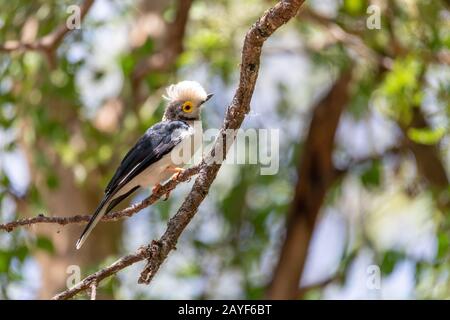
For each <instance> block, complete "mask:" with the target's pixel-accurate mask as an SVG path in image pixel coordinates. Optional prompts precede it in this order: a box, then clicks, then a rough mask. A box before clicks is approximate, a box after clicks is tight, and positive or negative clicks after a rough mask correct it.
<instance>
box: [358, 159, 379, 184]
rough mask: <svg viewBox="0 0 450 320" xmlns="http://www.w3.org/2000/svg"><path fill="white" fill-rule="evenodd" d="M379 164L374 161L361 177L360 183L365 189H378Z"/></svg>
mask: <svg viewBox="0 0 450 320" xmlns="http://www.w3.org/2000/svg"><path fill="white" fill-rule="evenodd" d="M380 172H381V169H380V162H379V161H374V162H373V163H372V165H371V166H370V167H369V168H367V170H365V171H364V172H363V174H362V175H361V182H362V183H363V185H364V186H365V187H367V188H370V187H378V186H379V185H380V180H381V178H380V176H381V173H380Z"/></svg>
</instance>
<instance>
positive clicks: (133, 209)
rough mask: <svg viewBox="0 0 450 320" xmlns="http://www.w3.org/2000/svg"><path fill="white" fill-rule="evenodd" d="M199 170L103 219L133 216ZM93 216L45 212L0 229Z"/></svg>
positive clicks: (80, 220) (86, 219)
mask: <svg viewBox="0 0 450 320" xmlns="http://www.w3.org/2000/svg"><path fill="white" fill-rule="evenodd" d="M199 171H200V166H195V167H192V168H188V169H186V170H184V171H183V172H181V173H180V174H179V175H178V176H177V177H176V179H172V180H169V181H168V182H167V183H165V184H164V185H163V186H161V188H159V189H158V190H157V192H155V193H153V194H151V195H150V196H149V197H147V198H145V199H144V200H142V201H141V202H138V203H136V204H133V205H131V206H129V207H128V208H126V209H123V210H120V211H116V212H112V213H110V214H107V215H105V216H103V218H102V221H117V220H119V219H122V218H125V217H131V216H132V215H134V214H135V213H137V212H139V211H140V210H142V209H144V208H146V207H148V206H150V205H152V204H153V203H155V202H156V201H157V200H158V199H160V198H161V197H162V196H163V195H165V194H167V193H168V192H170V191H172V190H173V189H175V187H176V186H177V185H178V184H179V183H181V182H184V181H187V180H189V179H190V178H191V177H192V176H193V175H195V174H197V173H198V172H199ZM91 217H92V216H91V215H76V216H72V217H46V216H44V215H43V214H40V215H38V216H37V217H33V218H27V219H21V220H17V221H12V222H8V223H4V224H0V230H5V231H8V232H11V231H13V230H14V229H15V228H18V227H22V226H30V225H33V224H39V223H54V224H60V225H62V226H64V225H66V224H69V223H87V222H89V220H90V219H91Z"/></svg>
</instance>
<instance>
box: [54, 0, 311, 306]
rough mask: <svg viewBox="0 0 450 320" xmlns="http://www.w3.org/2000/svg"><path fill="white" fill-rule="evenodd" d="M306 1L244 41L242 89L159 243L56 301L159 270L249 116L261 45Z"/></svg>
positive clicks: (272, 15) (270, 14) (287, 3)
mask: <svg viewBox="0 0 450 320" xmlns="http://www.w3.org/2000/svg"><path fill="white" fill-rule="evenodd" d="M303 2H304V0H284V1H280V2H278V3H277V4H276V5H275V6H274V7H273V8H271V9H269V10H268V11H266V12H265V13H264V14H263V16H262V17H261V18H260V19H259V20H258V21H257V22H256V23H255V24H253V26H252V27H251V28H250V30H249V31H248V32H247V35H246V37H245V40H244V46H243V49H242V63H241V67H240V79H239V86H238V88H237V90H236V93H235V95H234V98H233V100H232V102H231V105H230V106H229V108H228V110H227V114H226V116H225V120H224V123H223V126H222V129H221V131H220V133H219V135H218V137H217V139H216V141H215V143H214V146H213V148H212V150H211V152H210V154H209V156H208V157H207V158H206V160H205V161H204V162H203V163H204V165H202V166H201V168H200V172H199V174H198V177H197V179H196V180H195V183H194V186H193V187H192V189H191V191H190V193H189V194H188V195H187V197H186V199H185V200H184V202H183V204H182V205H181V207H180V208H179V209H178V212H177V213H176V214H175V216H173V217H172V218H171V219H170V221H169V223H168V226H167V229H166V232H165V233H164V234H163V236H162V237H161V238H160V240H159V241H153V242H152V243H151V244H149V245H147V246H145V247H141V248H140V249H139V250H138V251H137V252H136V253H134V254H130V255H127V256H125V257H123V258H121V259H119V260H118V261H116V262H115V263H113V264H112V265H110V266H109V267H107V268H104V269H101V270H99V271H97V272H96V273H94V274H92V275H90V276H88V277H87V278H85V279H84V280H82V281H81V282H80V283H78V284H77V285H75V286H74V287H72V288H70V289H68V290H66V291H64V292H62V293H60V294H58V295H56V296H55V297H54V298H53V299H69V298H71V297H73V296H74V295H76V294H77V293H79V292H81V291H83V290H86V289H87V288H89V286H90V285H91V284H92V283H93V282H94V281H96V282H97V283H100V281H102V280H103V279H105V278H106V277H109V276H111V275H113V274H115V273H117V272H118V271H120V270H122V269H124V268H126V267H127V266H129V265H131V264H133V263H136V262H138V261H142V260H144V259H147V265H146V266H145V268H144V270H143V271H142V273H141V277H140V278H139V282H140V283H149V282H150V281H151V279H152V278H153V276H154V275H155V273H156V272H157V271H158V270H159V267H160V266H161V264H162V263H163V262H164V260H165V259H166V257H167V255H168V254H169V252H170V251H171V250H172V249H174V248H175V245H176V243H177V241H178V238H179V237H180V235H181V233H182V232H183V230H184V228H185V227H186V226H187V225H188V224H189V222H190V221H191V219H192V218H193V217H194V215H195V213H196V212H197V210H198V207H199V206H200V204H201V203H202V201H203V199H204V198H205V197H206V195H207V194H208V191H209V188H210V186H211V184H212V182H213V181H214V179H215V177H216V175H217V172H218V171H219V169H220V167H221V163H222V162H221V161H212V160H213V159H218V160H221V159H222V160H223V159H224V158H225V156H226V154H227V151H228V149H229V147H230V146H231V144H229V143H223V142H224V141H226V142H228V141H233V140H234V138H235V135H234V134H233V135H231V136H230V135H229V131H227V130H229V129H234V130H236V129H239V128H240V126H241V124H242V122H243V120H244V118H245V116H246V114H247V113H248V112H249V111H250V101H251V98H252V95H253V90H254V88H255V84H256V80H257V77H258V71H259V64H260V57H261V51H262V46H263V44H264V42H265V41H266V40H267V39H268V38H269V37H270V36H271V35H272V34H273V33H274V32H275V31H276V30H277V29H278V28H279V27H281V26H282V25H284V24H285V23H287V22H288V21H289V20H290V19H291V18H293V17H294V16H295V15H296V14H297V13H298V11H299V9H300V7H301V5H302V4H303Z"/></svg>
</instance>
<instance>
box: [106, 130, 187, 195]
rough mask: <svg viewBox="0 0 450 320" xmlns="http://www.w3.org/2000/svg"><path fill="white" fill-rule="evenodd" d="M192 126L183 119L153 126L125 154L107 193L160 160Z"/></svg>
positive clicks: (114, 190) (110, 192) (113, 191)
mask: <svg viewBox="0 0 450 320" xmlns="http://www.w3.org/2000/svg"><path fill="white" fill-rule="evenodd" d="M188 130H190V127H189V126H188V125H187V124H186V123H185V122H183V121H164V122H160V123H157V124H156V125H154V126H152V127H151V128H150V129H148V130H147V132H146V133H145V134H144V135H143V136H142V137H141V138H140V139H139V140H138V141H137V143H136V144H135V145H134V147H133V148H131V150H130V151H129V152H128V153H127V154H126V155H125V157H124V159H123V160H122V162H121V164H120V166H119V168H117V170H116V172H115V174H114V176H113V177H112V179H111V181H110V182H109V184H108V186H107V187H106V190H105V194H114V193H115V192H116V191H118V190H119V189H120V188H121V187H122V186H124V185H125V184H126V183H127V182H129V181H131V180H132V179H133V178H134V177H136V176H137V175H138V174H139V173H141V172H142V171H143V170H145V168H147V167H148V166H150V165H151V164H153V163H154V162H156V161H158V160H160V159H161V158H162V157H163V156H164V155H166V154H168V153H169V152H170V151H172V149H173V148H174V147H175V146H176V145H177V144H178V143H180V142H181V141H182V139H183V134H182V133H183V132H186V131H188Z"/></svg>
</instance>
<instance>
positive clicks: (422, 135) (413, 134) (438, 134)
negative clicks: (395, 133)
mask: <svg viewBox="0 0 450 320" xmlns="http://www.w3.org/2000/svg"><path fill="white" fill-rule="evenodd" d="M445 131H446V130H445V128H438V129H429V128H409V129H408V132H407V134H408V137H409V138H410V139H411V140H412V141H414V142H416V143H421V144H427V145H432V144H436V143H437V142H439V140H441V138H442V137H443V136H444V134H445Z"/></svg>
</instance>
